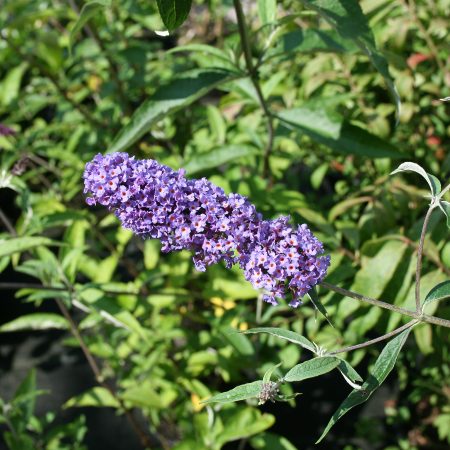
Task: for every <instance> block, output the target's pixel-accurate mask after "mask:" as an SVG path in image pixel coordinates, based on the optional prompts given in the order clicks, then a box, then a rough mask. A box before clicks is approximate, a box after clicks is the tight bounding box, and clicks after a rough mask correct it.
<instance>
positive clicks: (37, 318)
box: [0, 313, 69, 333]
mask: <svg viewBox="0 0 450 450" xmlns="http://www.w3.org/2000/svg"><path fill="white" fill-rule="evenodd" d="M68 328H69V325H68V323H67V320H66V319H65V318H64V317H62V316H60V315H58V314H53V313H34V314H26V315H24V316H20V317H18V318H17V319H14V320H12V321H11V322H8V323H5V324H4V325H2V326H1V327H0V332H2V333H4V332H12V331H23V330H49V329H56V330H67V329H68Z"/></svg>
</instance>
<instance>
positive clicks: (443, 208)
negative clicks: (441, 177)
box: [439, 200, 450, 228]
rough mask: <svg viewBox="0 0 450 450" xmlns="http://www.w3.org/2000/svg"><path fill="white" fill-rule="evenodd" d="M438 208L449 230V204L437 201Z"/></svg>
mask: <svg viewBox="0 0 450 450" xmlns="http://www.w3.org/2000/svg"><path fill="white" fill-rule="evenodd" d="M439 208H440V209H441V211H442V212H443V213H444V214H445V217H446V218H447V227H448V228H450V203H449V202H446V201H445V200H439Z"/></svg>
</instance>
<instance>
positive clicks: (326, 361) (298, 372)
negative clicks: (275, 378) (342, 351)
mask: <svg viewBox="0 0 450 450" xmlns="http://www.w3.org/2000/svg"><path fill="white" fill-rule="evenodd" d="M340 363H341V361H340V360H339V358H335V357H334V356H322V357H319V358H314V359H310V360H309V361H305V362H304V363H301V364H297V365H296V366H294V367H293V368H292V369H291V370H290V371H289V372H288V373H287V374H286V375H285V376H284V377H283V379H284V380H285V381H287V382H294V381H302V380H306V379H308V378H314V377H318V376H320V375H323V374H325V373H328V372H331V371H332V370H333V369H334V368H336V367H337V366H339V364H340Z"/></svg>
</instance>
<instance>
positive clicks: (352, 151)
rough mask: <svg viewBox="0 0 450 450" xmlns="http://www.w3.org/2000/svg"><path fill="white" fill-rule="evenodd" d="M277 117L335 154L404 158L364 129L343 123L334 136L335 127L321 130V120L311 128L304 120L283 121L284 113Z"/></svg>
mask: <svg viewBox="0 0 450 450" xmlns="http://www.w3.org/2000/svg"><path fill="white" fill-rule="evenodd" d="M324 114H326V113H322V115H324ZM278 117H279V118H280V119H282V120H283V122H284V123H285V124H286V126H287V127H289V128H291V129H294V130H298V131H301V132H303V133H305V134H306V135H308V136H309V137H310V138H311V139H313V140H314V141H316V142H318V143H320V144H323V145H326V146H327V147H330V148H331V149H332V150H334V151H335V152H337V153H342V154H344V155H356V156H365V157H369V158H373V159H375V158H392V159H400V158H403V157H404V155H403V153H400V152H399V151H398V150H397V149H396V148H395V147H394V146H393V145H392V144H390V143H389V142H386V141H384V140H383V139H381V138H379V137H378V136H375V135H374V134H372V133H369V132H368V131H366V130H365V129H364V128H360V127H357V126H356V125H352V124H351V123H348V122H345V121H344V122H342V124H341V125H340V130H339V133H338V134H337V135H336V127H334V128H332V129H331V130H325V131H323V130H322V128H321V125H322V124H324V121H323V120H322V119H321V120H320V122H317V123H316V124H314V125H313V126H308V124H305V123H304V122H303V120H304V119H298V120H297V121H293V120H289V118H288V120H285V117H286V113H285V112H283V113H281V114H279V115H278ZM336 119H337V116H336ZM336 119H335V120H336ZM302 122H303V123H302ZM333 134H334V135H333Z"/></svg>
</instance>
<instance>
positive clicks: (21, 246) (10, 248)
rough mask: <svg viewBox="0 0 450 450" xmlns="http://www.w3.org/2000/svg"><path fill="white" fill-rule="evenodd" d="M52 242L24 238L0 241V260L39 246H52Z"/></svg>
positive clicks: (38, 237) (36, 237)
mask: <svg viewBox="0 0 450 450" xmlns="http://www.w3.org/2000/svg"><path fill="white" fill-rule="evenodd" d="M52 244H54V242H53V241H52V240H51V239H49V238H46V237H40V236H25V237H17V238H8V239H1V240H0V258H1V257H3V256H7V255H12V254H14V253H19V252H24V251H25V250H31V249H32V248H36V247H39V246H41V245H52Z"/></svg>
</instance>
